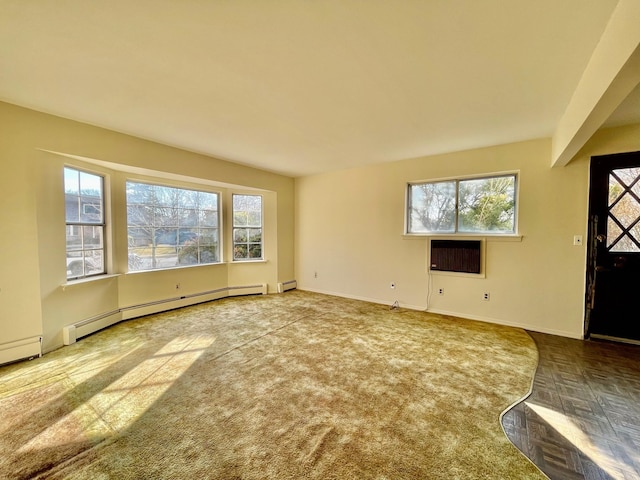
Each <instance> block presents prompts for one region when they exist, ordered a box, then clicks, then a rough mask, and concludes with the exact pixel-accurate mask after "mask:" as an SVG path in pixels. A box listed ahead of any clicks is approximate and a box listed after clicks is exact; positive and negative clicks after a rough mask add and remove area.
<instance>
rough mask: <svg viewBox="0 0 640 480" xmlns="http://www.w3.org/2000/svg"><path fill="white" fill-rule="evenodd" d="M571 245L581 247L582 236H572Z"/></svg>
mask: <svg viewBox="0 0 640 480" xmlns="http://www.w3.org/2000/svg"><path fill="white" fill-rule="evenodd" d="M573 244H574V245H578V246H579V245H582V235H574V236H573Z"/></svg>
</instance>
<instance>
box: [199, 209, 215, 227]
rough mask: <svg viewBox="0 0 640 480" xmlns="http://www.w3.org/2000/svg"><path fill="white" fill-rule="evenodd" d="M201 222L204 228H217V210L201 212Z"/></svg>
mask: <svg viewBox="0 0 640 480" xmlns="http://www.w3.org/2000/svg"><path fill="white" fill-rule="evenodd" d="M199 221H200V225H201V226H203V227H217V226H218V212H217V211H216V210H200V213H199Z"/></svg>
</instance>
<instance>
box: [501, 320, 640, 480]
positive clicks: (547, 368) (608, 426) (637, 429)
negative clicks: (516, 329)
mask: <svg viewBox="0 0 640 480" xmlns="http://www.w3.org/2000/svg"><path fill="white" fill-rule="evenodd" d="M530 334H531V336H532V337H533V339H534V340H535V342H536V344H537V346H538V350H539V352H540V361H539V365H538V369H537V371H536V375H535V380H534V384H533V391H532V393H531V395H530V396H529V397H528V398H526V399H525V400H524V401H522V402H520V403H519V404H517V405H515V406H514V407H513V408H512V409H511V410H510V411H509V412H507V413H506V414H505V415H504V416H503V419H502V424H503V426H504V429H505V432H506V433H507V436H508V437H509V439H510V440H511V441H512V442H513V443H514V445H516V447H518V448H519V449H520V450H521V451H522V452H523V453H524V454H525V455H526V456H527V457H529V458H530V459H531V461H533V463H535V464H536V465H537V466H538V468H540V469H541V470H542V471H543V472H544V473H545V474H546V475H547V476H548V477H549V478H550V479H552V480H555V479H562V480H572V479H588V480H591V479H607V480H630V479H635V480H638V479H640V346H634V345H625V344H619V343H610V342H603V341H595V340H594V341H581V340H574V339H569V338H564V337H557V336H554V335H546V334H541V333H533V332H530Z"/></svg>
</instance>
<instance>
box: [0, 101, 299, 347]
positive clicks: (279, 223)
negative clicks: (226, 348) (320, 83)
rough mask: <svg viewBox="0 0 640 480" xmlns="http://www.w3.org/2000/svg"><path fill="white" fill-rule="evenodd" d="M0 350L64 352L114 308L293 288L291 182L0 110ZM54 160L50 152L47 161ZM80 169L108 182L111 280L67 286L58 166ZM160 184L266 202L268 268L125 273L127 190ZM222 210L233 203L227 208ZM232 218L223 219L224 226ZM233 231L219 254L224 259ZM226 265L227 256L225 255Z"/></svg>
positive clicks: (114, 135) (18, 111)
mask: <svg viewBox="0 0 640 480" xmlns="http://www.w3.org/2000/svg"><path fill="white" fill-rule="evenodd" d="M0 126H1V127H2V143H0V161H1V162H2V167H3V168H2V171H3V175H2V176H1V177H0V188H2V192H3V194H2V197H1V200H0V202H1V203H0V221H2V231H3V235H2V240H0V246H1V247H2V248H1V249H0V259H1V260H2V262H1V263H0V265H2V267H1V268H2V269H1V270H0V348H1V346H2V344H3V343H7V342H12V341H15V340H17V339H18V338H22V337H27V336H30V335H40V334H42V335H43V336H44V340H43V350H44V351H45V352H46V351H49V350H52V349H54V348H57V347H59V346H61V345H62V328H63V327H64V326H65V325H68V324H70V323H73V322H76V321H79V320H84V319H87V318H91V317H93V316H97V315H102V314H105V313H108V312H114V311H117V310H118V309H119V308H123V307H128V306H131V305H136V304H141V303H145V302H152V301H157V300H163V299H167V298H173V297H175V296H176V295H177V293H176V289H175V285H176V284H177V283H179V284H180V292H179V294H180V295H189V294H194V293H200V292H205V291H210V290H214V289H218V288H223V287H227V286H238V285H246V284H261V283H267V284H268V286H269V291H270V292H275V291H276V290H277V283H278V282H283V281H288V280H292V279H293V278H294V271H293V261H294V259H293V208H294V203H293V198H294V182H293V179H291V178H288V177H284V176H281V175H276V174H273V173H269V172H265V171H261V170H256V169H253V168H248V167H244V166H241V165H237V164H233V163H230V162H226V161H222V160H218V159H215V158H211V157H206V156H203V155H198V154H195V153H191V152H186V151H183V150H179V149H176V148H172V147H168V146H164V145H160V144H157V143H154V142H149V141H145V140H141V139H138V138H134V137H130V136H127V135H122V134H119V133H116V132H112V131H109V130H104V129H100V128H96V127H92V126H89V125H85V124H81V123H77V122H72V121H69V120H65V119H62V118H58V117H53V116H50V115H45V114H42V113H38V112H34V111H31V110H28V109H24V108H20V107H16V106H13V105H9V104H3V103H0ZM52 152H56V153H52ZM65 164H69V165H78V166H81V167H83V168H87V169H89V170H92V171H95V172H98V173H102V174H105V175H106V177H107V181H108V182H109V183H110V185H111V188H110V189H109V191H110V192H112V193H113V195H111V196H110V197H109V198H107V202H108V205H109V206H110V208H111V219H112V223H111V235H109V241H110V244H109V251H110V254H111V255H110V260H109V262H110V268H109V272H110V273H112V274H115V276H113V277H105V278H101V279H95V280H91V281H84V282H83V281H79V282H71V283H69V284H67V282H66V272H65V262H66V260H65V253H64V250H65V239H64V235H65V234H64V196H63V192H62V186H63V177H62V168H63V166H64V165H65ZM128 178H137V179H152V180H153V179H156V180H157V181H159V182H162V183H169V184H172V185H178V186H185V187H195V188H204V189H208V190H211V191H216V192H220V194H221V198H222V199H223V201H224V200H229V199H230V196H231V193H232V192H246V191H250V192H257V193H259V194H261V195H263V198H264V205H265V212H264V221H265V224H264V229H265V256H266V259H267V261H265V262H259V263H252V264H243V265H235V264H230V263H222V264H219V265H209V266H197V267H186V268H178V269H171V270H165V271H157V272H146V273H131V274H125V273H124V272H125V270H126V263H127V260H126V259H127V252H126V249H127V234H126V214H125V208H124V207H125V205H124V202H125V193H124V192H125V182H126V180H127V179H128ZM224 203H225V204H226V205H227V206H228V205H229V202H228V201H226V202H224ZM229 218H230V212H229V211H228V210H225V211H224V212H223V222H224V221H226V222H228V221H229ZM230 233H231V232H230V230H229V229H226V230H225V237H224V239H223V244H224V248H225V249H226V252H227V253H230V242H231V236H230ZM227 258H229V257H228V256H227Z"/></svg>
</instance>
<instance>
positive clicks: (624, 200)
mask: <svg viewBox="0 0 640 480" xmlns="http://www.w3.org/2000/svg"><path fill="white" fill-rule="evenodd" d="M608 203H609V204H608V216H607V217H608V218H607V249H608V250H609V251H611V252H640V167H634V168H620V169H616V170H612V171H611V173H610V174H609V202H608Z"/></svg>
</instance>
